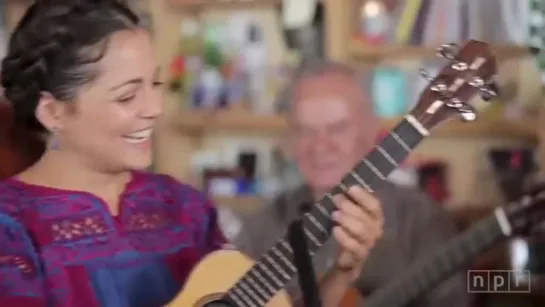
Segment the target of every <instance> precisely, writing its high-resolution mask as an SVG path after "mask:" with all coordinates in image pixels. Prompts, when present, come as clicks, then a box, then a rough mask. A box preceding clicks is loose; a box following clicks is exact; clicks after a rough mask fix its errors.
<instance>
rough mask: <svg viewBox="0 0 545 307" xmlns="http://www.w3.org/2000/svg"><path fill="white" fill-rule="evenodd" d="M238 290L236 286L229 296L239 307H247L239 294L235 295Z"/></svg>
mask: <svg viewBox="0 0 545 307" xmlns="http://www.w3.org/2000/svg"><path fill="white" fill-rule="evenodd" d="M236 289H238V288H236V286H235V287H234V288H233V291H232V292H229V293H228V294H227V296H228V297H229V299H230V300H231V301H234V302H235V303H236V304H237V306H241V307H246V306H247V305H246V303H244V301H243V300H242V299H241V298H240V297H239V296H238V294H236V293H235V292H236Z"/></svg>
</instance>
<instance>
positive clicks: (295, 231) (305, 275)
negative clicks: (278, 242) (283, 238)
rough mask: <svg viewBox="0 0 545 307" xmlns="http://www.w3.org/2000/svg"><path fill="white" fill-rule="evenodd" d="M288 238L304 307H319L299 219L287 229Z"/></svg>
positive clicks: (315, 284) (305, 241) (310, 260)
mask: <svg viewBox="0 0 545 307" xmlns="http://www.w3.org/2000/svg"><path fill="white" fill-rule="evenodd" d="M288 238H289V242H290V245H291V248H292V249H293V262H294V264H295V267H296V268H297V276H298V278H299V287H300V288H301V292H302V301H303V306H304V307H321V300H320V291H319V289H318V282H317V279H316V273H315V272H314V268H313V265H312V263H313V262H312V258H311V256H310V252H309V249H308V246H307V239H306V236H305V232H304V230H303V223H302V220H301V219H297V220H295V221H293V222H292V223H291V224H290V226H289V228H288Z"/></svg>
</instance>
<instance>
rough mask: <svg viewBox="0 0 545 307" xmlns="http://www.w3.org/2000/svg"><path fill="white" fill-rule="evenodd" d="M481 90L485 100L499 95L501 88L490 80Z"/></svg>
mask: <svg viewBox="0 0 545 307" xmlns="http://www.w3.org/2000/svg"><path fill="white" fill-rule="evenodd" d="M479 91H480V92H481V98H482V100H484V101H489V100H490V99H492V98H495V97H497V96H498V95H499V92H500V90H499V88H498V85H497V84H496V83H495V82H490V83H488V84H485V85H484V86H482V87H481V88H480V89H479Z"/></svg>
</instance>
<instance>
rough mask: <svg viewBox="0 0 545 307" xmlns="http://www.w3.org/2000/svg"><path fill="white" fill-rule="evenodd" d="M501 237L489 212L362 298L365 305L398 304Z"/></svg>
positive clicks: (444, 275)
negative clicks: (441, 246) (388, 282)
mask: <svg viewBox="0 0 545 307" xmlns="http://www.w3.org/2000/svg"><path fill="white" fill-rule="evenodd" d="M503 237H504V234H503V232H502V229H501V227H500V224H499V223H498V220H497V218H496V216H495V215H492V216H490V217H488V218H486V219H484V220H482V221H480V222H478V223H477V224H475V225H474V226H472V227H471V228H470V229H468V230H467V231H465V232H464V233H463V234H462V235H460V236H458V237H456V238H454V239H452V240H451V241H450V242H448V243H447V244H446V245H445V246H444V247H443V248H441V249H440V250H439V251H438V252H437V253H434V254H433V255H432V256H431V257H430V258H427V259H422V260H421V261H419V262H418V264H416V265H414V266H412V269H410V270H408V271H407V272H406V273H404V274H403V275H402V276H400V277H399V278H396V279H395V280H394V281H393V282H391V283H390V284H388V285H386V286H385V287H383V288H381V289H380V290H378V291H377V292H375V293H373V294H372V295H371V297H369V298H368V299H366V300H365V306H366V307H399V306H405V305H406V304H407V303H409V302H411V301H412V300H414V299H416V298H417V297H418V296H419V295H420V294H422V293H423V292H425V291H426V290H430V289H432V288H433V287H434V286H436V285H437V284H439V283H440V282H441V281H443V280H445V279H446V278H448V277H450V276H451V275H453V274H454V273H455V272H456V271H458V270H460V269H461V268H463V267H464V266H466V265H467V264H468V263H469V262H470V261H471V260H473V259H474V258H475V257H476V256H477V255H478V254H479V253H480V252H482V251H483V250H485V249H487V248H488V247H490V246H491V245H492V244H494V243H496V242H497V241H499V240H500V239H501V238H503Z"/></svg>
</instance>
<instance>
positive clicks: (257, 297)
mask: <svg viewBox="0 0 545 307" xmlns="http://www.w3.org/2000/svg"><path fill="white" fill-rule="evenodd" d="M423 139H424V135H423V134H422V133H420V132H419V130H418V129H416V128H415V126H414V125H413V124H412V123H411V122H409V121H408V120H407V119H404V120H402V121H401V122H400V123H399V124H398V125H397V126H396V127H395V128H394V129H393V130H392V131H391V132H390V133H389V134H388V135H387V136H386V137H385V138H384V139H382V141H381V142H380V143H379V144H378V145H377V146H376V147H375V148H374V149H373V150H372V151H371V152H370V153H369V154H368V155H367V156H366V157H365V158H364V159H363V160H361V161H360V162H359V163H358V164H357V165H356V166H355V167H354V168H353V169H352V171H350V172H349V173H348V174H346V175H345V176H344V178H343V179H342V180H341V182H340V183H339V184H338V185H337V186H336V187H335V188H334V189H333V190H332V191H331V194H327V195H325V196H324V197H323V198H322V199H321V200H320V201H318V202H317V203H316V204H314V206H313V208H312V209H311V211H310V212H309V213H307V214H305V215H304V216H303V218H302V221H303V228H304V229H303V230H304V232H305V234H306V237H307V239H308V242H309V244H308V246H309V249H310V253H311V255H313V254H314V253H316V251H317V250H318V249H319V248H320V247H321V246H322V245H323V244H324V243H325V242H326V241H327V240H328V238H329V237H330V235H331V231H332V229H333V221H332V219H331V214H332V213H333V211H334V210H335V204H334V202H333V199H332V196H333V195H335V194H338V193H343V192H344V191H346V189H348V188H349V187H351V186H354V185H358V186H361V187H364V188H366V189H368V190H369V191H374V190H376V189H377V188H379V187H380V186H381V185H382V182H383V181H384V180H386V179H387V177H388V176H389V174H390V173H391V172H392V171H393V170H394V169H396V168H397V167H398V165H399V164H400V163H401V162H402V161H403V160H404V159H405V158H406V157H407V156H408V155H409V153H410V152H411V151H412V149H414V148H415V147H416V145H418V144H419V143H420V142H421V141H422V140H423ZM288 242H289V240H288V239H287V238H286V237H284V238H282V239H280V240H278V241H277V242H276V244H274V245H273V246H272V247H271V248H270V249H269V250H268V251H267V253H265V254H264V255H263V256H262V257H260V258H259V259H258V261H257V263H256V264H255V265H254V266H253V267H252V268H251V269H250V270H249V271H248V272H246V274H245V275H244V276H243V277H242V278H241V279H240V280H239V281H238V282H237V283H236V284H235V285H234V286H233V287H232V288H231V289H230V290H229V291H228V292H227V294H226V298H227V299H228V300H230V301H232V302H235V303H236V304H237V306H239V307H260V306H265V304H266V303H267V302H268V301H269V300H270V299H271V298H272V297H273V296H274V295H275V294H276V293H277V292H278V291H280V290H281V289H283V288H284V287H285V286H286V284H287V283H288V282H289V281H290V280H291V279H292V278H293V277H294V276H295V274H296V273H297V268H296V267H295V264H294V261H293V250H292V249H291V246H290V245H289V243H288Z"/></svg>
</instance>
